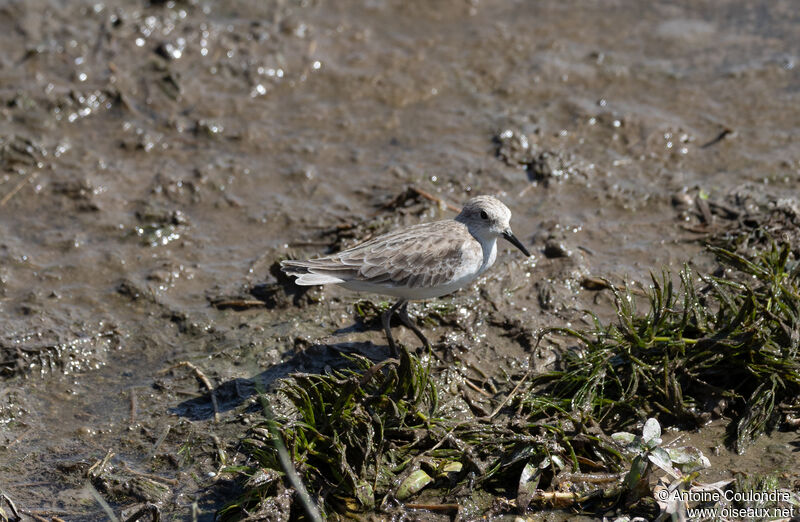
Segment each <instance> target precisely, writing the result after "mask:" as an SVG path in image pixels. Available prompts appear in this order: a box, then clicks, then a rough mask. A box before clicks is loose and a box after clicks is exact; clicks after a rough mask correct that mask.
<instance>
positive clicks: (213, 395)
mask: <svg viewBox="0 0 800 522" xmlns="http://www.w3.org/2000/svg"><path fill="white" fill-rule="evenodd" d="M181 367H186V368H189V369H190V370H192V372H194V375H195V377H197V379H198V380H199V381H200V382H201V383H203V386H205V387H206V389H207V390H208V393H209V394H210V395H211V405H212V406H213V407H214V423H216V424H218V423H219V405H218V404H217V394H216V392H214V387H213V386H211V381H209V380H208V377H206V374H204V373H203V372H202V370H200V368H198V367H197V366H195V365H194V364H192V363H190V362H189V361H180V362H178V363H176V364H173V365H172V366H171V367H169V368H167V369H166V370H162V371H161V372H159V373H160V374H164V373H166V372H168V371H170V370H174V369H175V368H181Z"/></svg>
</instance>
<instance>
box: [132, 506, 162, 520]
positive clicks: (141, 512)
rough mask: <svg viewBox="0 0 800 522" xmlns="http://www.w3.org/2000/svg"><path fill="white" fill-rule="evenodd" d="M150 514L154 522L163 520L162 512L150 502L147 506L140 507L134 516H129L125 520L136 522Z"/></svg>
mask: <svg viewBox="0 0 800 522" xmlns="http://www.w3.org/2000/svg"><path fill="white" fill-rule="evenodd" d="M148 513H149V514H150V516H151V517H152V519H153V522H159V520H161V510H160V509H158V506H156V505H155V504H152V503H150V502H148V503H147V504H145V505H143V506H142V507H140V508H139V509H138V510H137V511H136V512H135V513H134V514H132V515H131V516H129V517H128V518H126V519H125V522H136V521H137V520H139V519H140V518H142V517H143V516H145V515H147V514H148Z"/></svg>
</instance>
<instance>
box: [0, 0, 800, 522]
mask: <svg viewBox="0 0 800 522" xmlns="http://www.w3.org/2000/svg"><path fill="white" fill-rule="evenodd" d="M798 41H800V11H798V10H797V8H796V5H795V4H794V3H792V2H790V1H776V2H770V3H769V4H768V5H761V6H756V5H751V3H750V2H744V1H717V0H715V1H707V2H678V1H676V2H666V1H660V2H635V1H620V2H600V3H587V2H577V1H575V2H564V1H561V0H557V1H556V0H548V1H537V2H505V1H496V0H488V1H486V0H483V1H477V0H475V1H463V0H453V1H442V2H436V3H435V7H433V4H432V3H430V2H423V1H410V2H409V1H395V2H391V1H373V2H365V3H361V2H342V1H338V2H313V1H308V2H293V1H275V2H272V1H263V0H259V1H210V0H209V1H202V0H201V1H197V0H192V1H187V2H183V1H175V2H173V1H169V2H163V1H156V0H152V1H151V2H123V1H110V2H85V1H75V2H56V1H53V0H34V1H25V2H23V1H13V2H5V3H4V4H3V5H2V6H0V48H2V50H3V52H2V53H0V314H2V315H0V317H1V319H0V382H1V383H2V384H1V385H0V485H1V487H0V489H2V491H3V492H4V493H5V494H6V495H8V496H9V497H10V498H11V499H13V500H14V501H15V503H16V506H17V508H19V509H22V510H26V511H27V512H28V513H33V514H38V515H40V516H44V517H51V516H58V517H62V518H64V519H69V520H101V519H105V517H106V513H105V512H104V510H103V507H102V506H101V505H100V504H99V503H98V502H97V501H96V499H95V494H97V492H99V494H100V495H102V497H103V498H105V499H106V500H107V501H108V502H109V503H110V507H111V508H112V509H114V510H115V512H116V513H117V514H120V513H122V514H123V515H130V514H131V513H133V512H134V511H136V509H138V508H137V506H139V505H141V504H142V503H145V502H155V503H159V505H160V506H161V509H162V511H163V512H165V513H169V514H173V515H175V516H177V517H179V518H191V516H192V513H193V512H194V513H196V514H197V515H198V516H199V518H200V519H201V520H210V519H212V518H213V516H214V513H215V511H216V510H217V509H218V508H220V507H221V506H222V505H223V504H224V503H225V502H226V501H227V500H230V499H231V498H233V496H234V495H235V489H236V485H235V484H234V483H233V482H232V481H231V477H230V476H229V475H226V474H221V473H220V470H221V469H222V468H223V467H224V466H230V465H236V464H237V463H238V462H240V460H241V459H242V456H241V455H240V454H239V453H238V451H237V450H238V448H237V446H236V444H237V441H238V437H239V436H240V435H241V433H242V432H243V431H244V430H245V429H246V425H247V423H248V422H249V417H248V415H249V414H250V413H249V412H251V411H253V408H254V402H255V401H254V399H255V393H256V388H257V387H264V388H269V386H270V384H271V383H272V382H274V381H275V379H277V378H279V377H282V376H285V375H287V374H289V373H290V372H294V371H323V370H324V369H325V367H326V366H327V365H329V364H334V362H333V361H335V360H337V359H338V352H337V350H335V349H333V348H331V346H333V347H338V348H340V349H342V350H347V349H352V348H356V349H359V350H362V351H363V352H365V353H368V354H371V355H372V356H374V357H376V358H380V357H383V356H385V354H386V353H387V352H386V347H385V346H384V344H385V340H384V337H383V335H382V333H381V332H380V329H379V327H378V325H377V324H376V323H374V322H369V321H368V322H367V324H363V323H362V321H361V319H360V318H359V315H358V313H357V311H356V306H355V303H356V302H357V301H358V300H359V299H360V297H359V296H356V295H353V294H348V293H347V292H345V291H341V290H339V289H336V288H325V289H323V290H319V289H312V290H310V291H309V292H308V293H297V292H295V291H294V290H292V289H291V288H289V291H290V293H289V294H287V293H286V291H285V290H284V285H283V283H285V281H283V280H279V279H278V277H279V275H278V273H277V271H276V270H275V269H274V263H275V262H276V261H277V260H279V259H281V258H284V257H286V256H289V255H293V256H313V255H315V254H317V253H321V252H330V251H333V250H336V249H338V248H342V247H345V246H350V245H353V244H355V243H356V242H358V241H360V240H361V239H362V238H366V237H368V236H370V235H373V234H377V233H380V232H382V231H385V230H388V229H391V228H393V227H396V226H401V225H408V224H414V223H418V222H421V221H426V220H434V219H441V218H446V217H451V216H453V215H454V213H453V212H452V211H451V210H449V209H448V208H447V204H450V205H454V206H456V207H458V206H460V204H461V203H463V201H464V200H466V199H467V198H468V197H470V195H475V194H484V193H491V194H497V195H498V196H499V197H500V198H501V199H502V200H503V201H504V202H505V203H506V204H507V205H508V206H509V207H510V208H511V210H512V212H513V218H512V225H513V226H514V231H515V233H516V234H517V236H518V237H520V239H521V240H522V241H523V243H525V244H526V245H527V246H528V247H529V248H530V250H531V251H532V252H533V256H532V257H531V258H530V259H527V260H526V259H524V258H523V257H522V256H521V255H520V254H519V252H518V251H517V250H516V249H514V248H513V247H512V246H511V245H508V244H504V245H503V246H502V248H501V252H500V254H499V256H498V262H497V264H496V265H495V267H494V268H493V269H492V270H491V271H489V272H488V273H487V274H486V275H485V276H484V277H483V279H481V280H480V281H478V282H477V283H476V284H475V285H474V286H473V287H471V288H467V289H464V290H461V291H460V292H458V293H456V294H455V295H453V296H449V297H445V298H442V299H439V300H436V301H433V302H430V303H427V304H420V305H416V308H414V306H412V313H417V314H418V315H420V316H421V315H427V311H429V310H431V309H436V308H435V307H437V306H438V307H443V308H441V310H442V311H441V313H440V317H439V320H438V321H435V322H436V323H438V324H426V325H425V331H426V333H427V335H428V336H429V338H430V339H431V340H432V341H435V342H436V343H439V346H440V347H446V348H447V350H446V351H447V352H448V353H449V357H452V358H453V361H454V364H455V365H456V367H457V368H460V369H463V372H465V373H466V372H472V373H473V374H474V375H479V374H480V373H483V374H484V375H485V376H486V378H490V379H503V378H507V377H506V376H507V375H512V374H514V373H515V372H517V373H519V372H521V371H522V370H523V369H525V368H527V366H528V365H529V364H531V359H530V357H531V346H532V343H533V342H534V340H535V334H534V332H535V331H536V329H537V328H540V327H543V326H546V325H550V326H556V325H581V324H585V321H586V318H585V316H584V314H583V312H582V311H583V310H585V309H589V308H591V309H592V310H594V311H595V312H597V313H598V314H599V315H600V316H601V317H603V318H610V317H611V316H612V313H613V306H612V305H613V301H612V296H611V295H609V293H608V292H607V291H604V290H602V288H603V283H602V279H603V278H606V279H608V280H609V281H611V282H613V283H615V284H620V283H625V282H627V283H628V284H630V285H632V286H634V287H635V286H636V285H637V284H647V281H649V272H650V271H651V270H653V271H656V272H657V271H660V268H661V267H662V266H667V267H671V268H679V267H680V266H682V265H683V264H684V263H692V264H694V265H695V266H699V267H706V268H707V267H708V266H709V264H710V263H711V261H710V258H709V257H708V256H707V255H706V254H704V253H703V249H702V245H701V243H700V242H698V241H697V239H698V238H702V237H703V233H704V229H703V225H704V224H705V225H708V224H709V223H708V221H709V220H711V221H714V220H718V219H720V218H719V217H718V215H722V214H724V212H722V211H720V210H719V208H720V207H714V206H713V205H712V206H711V207H709V205H708V204H706V203H704V202H705V201H711V202H714V201H717V202H722V201H725V198H726V197H727V196H728V195H729V194H731V193H733V192H735V191H740V192H742V191H744V192H750V193H753V194H756V195H758V196H759V197H760V198H766V199H770V198H772V199H776V200H777V199H781V198H794V197H796V196H797V190H798V178H799V177H800V146H798V143H800V126H798V125H800V123H799V122H800V91H799V90H798V85H800V73H799V71H800V67H798V64H797V61H798V60H799V59H800V56H799V55H798V54H797V52H798V47H797V42H798ZM410 187H412V189H411V190H409V188H410ZM414 189H416V190H414ZM426 196H433V198H429V197H426ZM436 199H438V200H439V201H435V200H436ZM376 302H377V301H376ZM431 307H433V308H431ZM396 335H397V336H398V338H399V340H400V341H401V342H403V343H405V344H407V345H410V346H414V345H415V343H416V338H415V337H414V336H413V334H411V333H410V332H408V331H404V330H402V329H401V328H399V327H398V328H397V329H396ZM348 343H357V344H348ZM542 357H543V358H544V359H545V360H546V359H547V355H546V354H545V355H544V356H542ZM185 363H190V364H185ZM533 363H534V364H539V363H541V364H546V361H539V362H536V361H535V360H534V361H533ZM471 368H477V369H478V370H477V371H476V370H474V369H471ZM459 371H461V370H459ZM207 386H211V387H213V388H215V389H216V392H215V397H216V399H217V401H218V405H217V410H218V411H217V412H216V414H215V411H214V407H213V405H212V403H211V401H210V400H209V397H210V396H209V394H208V389H207ZM476 404H477V402H476ZM215 417H216V418H215ZM690 435H691V437H693V438H694V442H693V443H694V444H695V445H696V446H698V447H699V448H701V449H704V450H705V451H708V448H712V447H718V448H721V449H719V451H718V452H717V453H711V454H710V459H711V462H712V471H713V473H716V474H717V476H720V477H724V476H729V475H730V473H731V472H733V471H736V470H737V469H741V468H746V469H749V470H750V471H758V470H762V471H770V470H775V469H786V470H787V472H789V471H790V470H794V471H793V472H794V473H796V472H797V470H798V469H800V453H798V451H797V444H798V437H797V433H796V432H789V433H780V434H777V435H775V436H774V438H764V439H763V440H762V441H760V442H759V444H757V445H756V446H754V447H753V448H752V449H751V450H750V451H749V452H748V453H747V454H746V455H745V457H735V458H734V457H732V456H729V455H728V453H727V450H726V449H724V448H723V447H722V446H721V435H720V433H719V430H717V429H709V430H707V431H706V430H701V432H700V433H699V434H695V433H693V434H690ZM106 457H107V458H106ZM104 459H105V461H104Z"/></svg>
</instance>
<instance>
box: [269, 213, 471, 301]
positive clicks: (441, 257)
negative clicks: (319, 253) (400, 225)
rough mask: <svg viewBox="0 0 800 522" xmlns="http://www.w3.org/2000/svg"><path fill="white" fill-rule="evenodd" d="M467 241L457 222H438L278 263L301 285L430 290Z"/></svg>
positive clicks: (453, 268) (444, 278)
mask: <svg viewBox="0 0 800 522" xmlns="http://www.w3.org/2000/svg"><path fill="white" fill-rule="evenodd" d="M468 241H475V240H474V239H473V238H472V236H470V234H469V232H468V231H467V230H466V227H464V226H463V225H462V224H461V223H457V222H455V221H438V222H435V223H425V224H422V225H417V226H413V227H409V228H406V229H403V230H399V231H397V232H391V233H389V234H386V235H383V236H379V237H377V238H374V239H372V240H370V241H367V242H365V243H362V244H361V245H358V246H356V247H354V248H351V249H348V250H344V251H342V252H339V253H338V254H333V255H330V256H327V257H323V258H319V259H310V260H308V261H284V262H283V263H282V266H283V270H284V271H285V272H286V273H288V274H291V275H296V276H299V278H298V281H297V282H298V283H300V284H303V282H304V281H306V280H307V281H308V282H307V283H306V284H325V283H343V282H346V281H364V282H367V283H372V284H380V285H385V286H406V287H410V288H429V287H434V286H439V285H441V284H445V283H447V282H449V281H450V280H451V279H452V278H453V276H454V274H455V273H456V272H457V271H458V269H459V268H460V267H461V263H462V260H463V258H464V249H465V248H466V247H467V244H466V243H467V242H468ZM312 274H313V277H312ZM312 280H313V281H314V282H312Z"/></svg>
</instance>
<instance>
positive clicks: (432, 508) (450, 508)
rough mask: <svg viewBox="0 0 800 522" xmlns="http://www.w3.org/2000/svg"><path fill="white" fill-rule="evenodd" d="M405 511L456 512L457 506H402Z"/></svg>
mask: <svg viewBox="0 0 800 522" xmlns="http://www.w3.org/2000/svg"><path fill="white" fill-rule="evenodd" d="M403 507H404V508H406V509H424V510H426V511H458V508H459V505H458V504H403Z"/></svg>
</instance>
